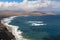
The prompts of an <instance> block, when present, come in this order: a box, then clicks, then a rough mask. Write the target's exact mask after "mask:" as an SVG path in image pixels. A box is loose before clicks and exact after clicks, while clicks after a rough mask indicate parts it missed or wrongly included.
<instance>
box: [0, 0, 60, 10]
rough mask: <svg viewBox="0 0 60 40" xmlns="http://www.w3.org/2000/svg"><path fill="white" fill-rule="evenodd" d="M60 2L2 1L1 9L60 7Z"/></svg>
mask: <svg viewBox="0 0 60 40" xmlns="http://www.w3.org/2000/svg"><path fill="white" fill-rule="evenodd" d="M59 4H60V2H56V1H49V0H35V1H28V0H24V1H23V2H20V3H18V2H0V10H1V9H4V10H21V9H22V10H35V9H38V8H60V6H59Z"/></svg>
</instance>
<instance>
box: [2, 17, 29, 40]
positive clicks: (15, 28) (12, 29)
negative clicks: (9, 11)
mask: <svg viewBox="0 0 60 40" xmlns="http://www.w3.org/2000/svg"><path fill="white" fill-rule="evenodd" d="M15 17H17V16H12V17H8V18H4V19H3V20H1V23H2V24H3V25H4V26H6V28H7V29H8V31H9V32H11V33H12V34H13V35H14V36H15V38H16V40H30V39H26V38H24V37H23V36H22V33H23V32H22V31H20V30H18V28H19V26H14V25H10V24H9V23H10V22H11V21H12V20H13V19H14V18H15Z"/></svg>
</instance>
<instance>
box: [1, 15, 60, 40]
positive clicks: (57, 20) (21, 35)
mask: <svg viewBox="0 0 60 40" xmlns="http://www.w3.org/2000/svg"><path fill="white" fill-rule="evenodd" d="M6 19H7V20H6ZM2 21H3V22H2V23H4V24H5V25H6V26H7V25H9V27H10V28H11V30H10V32H12V34H13V35H14V36H15V38H16V40H60V15H50V16H47V15H45V16H29V15H26V16H16V17H14V16H13V17H9V18H5V19H4V20H2Z"/></svg>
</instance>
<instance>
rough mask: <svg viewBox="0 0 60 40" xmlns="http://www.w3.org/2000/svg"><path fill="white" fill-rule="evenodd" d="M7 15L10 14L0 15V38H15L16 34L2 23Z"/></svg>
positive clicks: (9, 39) (7, 39) (4, 39)
mask: <svg viewBox="0 0 60 40" xmlns="http://www.w3.org/2000/svg"><path fill="white" fill-rule="evenodd" d="M7 17H9V16H0V40H11V39H12V40H15V37H14V35H12V33H11V32H9V31H8V29H7V28H6V26H4V25H3V24H2V23H1V20H2V19H4V18H7Z"/></svg>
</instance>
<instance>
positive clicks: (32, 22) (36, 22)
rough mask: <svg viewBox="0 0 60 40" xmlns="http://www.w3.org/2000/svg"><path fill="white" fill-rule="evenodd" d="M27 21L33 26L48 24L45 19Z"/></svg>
mask: <svg viewBox="0 0 60 40" xmlns="http://www.w3.org/2000/svg"><path fill="white" fill-rule="evenodd" d="M27 23H28V24H30V25H31V26H43V25H47V24H45V23H44V22H43V21H28V22H27Z"/></svg>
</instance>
